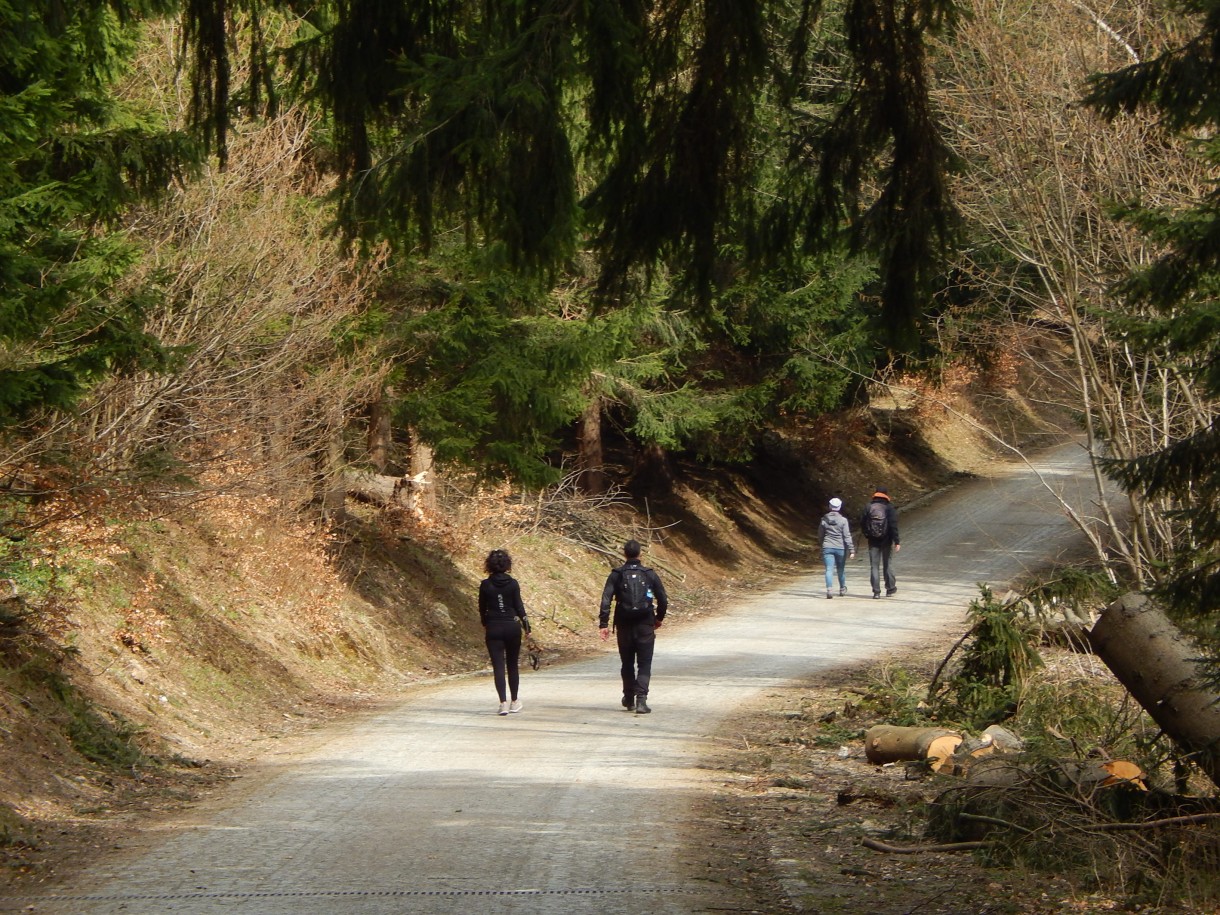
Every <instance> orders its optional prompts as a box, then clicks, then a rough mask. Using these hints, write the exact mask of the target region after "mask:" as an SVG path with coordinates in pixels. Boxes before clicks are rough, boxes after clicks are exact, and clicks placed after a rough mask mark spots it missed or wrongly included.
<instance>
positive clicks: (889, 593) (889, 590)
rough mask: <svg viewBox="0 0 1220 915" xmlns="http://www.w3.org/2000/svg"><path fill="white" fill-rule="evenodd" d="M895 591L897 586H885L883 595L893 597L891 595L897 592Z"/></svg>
mask: <svg viewBox="0 0 1220 915" xmlns="http://www.w3.org/2000/svg"><path fill="white" fill-rule="evenodd" d="M897 593H898V589H897V588H886V589H885V596H886V597H893V596H894V595H895V594H897Z"/></svg>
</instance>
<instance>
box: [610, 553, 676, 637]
mask: <svg viewBox="0 0 1220 915" xmlns="http://www.w3.org/2000/svg"><path fill="white" fill-rule="evenodd" d="M628 566H638V567H640V568H642V569H643V570H644V577H645V578H646V579H647V580H648V584H649V586H650V587H651V588H652V597H653V600H655V601H656V620H657V622H658V623H659V622H661V621H662V620H664V619H665V613H666V611H667V610H668V609H669V595H668V594H666V593H665V586H664V585H663V584H661V579H660V578H659V577H658V576H657V573H656V572H654V571H653V570H652V569H650V568H648V567H647V566H645V565H643V564H642V563H641V562H640V561H639V560H638V559H628V560H627V561H626V562H624V563H623V564H622V565H621V566H620V567H619V568H617V569H614V570H612V571H611V572H610V574H609V575H608V576H607V577H606V586H605V587H604V588H602V602H601V607H600V611H599V613H598V615H597V626H598V628H599V629H605V628H606V627H607V626H609V625H610V602H611V601H612V600H613V601H614V624H615V625H616V626H617V625H618V623H619V613H620V612H621V611H622V610H623V608H622V607H619V606H618V583H619V578H620V577H621V575H622V570H623V569H625V568H627V567H628Z"/></svg>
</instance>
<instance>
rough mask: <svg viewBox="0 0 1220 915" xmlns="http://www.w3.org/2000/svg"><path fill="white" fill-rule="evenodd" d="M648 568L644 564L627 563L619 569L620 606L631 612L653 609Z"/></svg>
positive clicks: (621, 608)
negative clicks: (633, 564)
mask: <svg viewBox="0 0 1220 915" xmlns="http://www.w3.org/2000/svg"><path fill="white" fill-rule="evenodd" d="M647 573H648V569H646V568H645V567H644V566H632V565H625V566H622V567H620V568H619V570H618V608H619V609H620V610H626V611H629V612H631V613H643V612H644V611H646V610H651V609H652V596H651V594H650V593H649V585H648V574H647Z"/></svg>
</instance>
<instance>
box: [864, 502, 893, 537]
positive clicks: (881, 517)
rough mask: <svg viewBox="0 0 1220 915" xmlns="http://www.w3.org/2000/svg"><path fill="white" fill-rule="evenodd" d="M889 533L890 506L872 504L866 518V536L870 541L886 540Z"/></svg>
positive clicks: (877, 503) (878, 503)
mask: <svg viewBox="0 0 1220 915" xmlns="http://www.w3.org/2000/svg"><path fill="white" fill-rule="evenodd" d="M889 532H890V519H889V506H888V505H886V504H885V503H884V502H870V503H869V506H868V514H867V515H866V516H865V518H864V535H865V536H866V537H868V539H869V540H884V539H885V535H886V534H888V533H889Z"/></svg>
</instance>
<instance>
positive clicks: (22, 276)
mask: <svg viewBox="0 0 1220 915" xmlns="http://www.w3.org/2000/svg"><path fill="white" fill-rule="evenodd" d="M169 6H170V5H169V4H167V3H164V2H159V0H109V2H102V0H91V2H90V0H82V2H74V3H44V2H39V0H9V2H6V3H0V426H6V425H11V424H13V423H16V422H18V421H20V420H22V419H23V418H25V417H26V416H28V415H30V414H31V413H33V412H35V411H37V410H40V409H43V408H52V409H65V408H68V407H70V406H71V405H72V404H73V402H74V401H75V400H76V399H77V398H78V397H79V396H80V395H81V393H82V392H83V391H85V390H86V389H87V388H88V386H89V384H90V383H91V382H93V381H94V380H96V379H98V378H100V377H103V376H105V375H106V374H109V373H112V372H117V371H122V370H125V369H130V368H133V367H136V366H150V365H155V364H158V363H159V362H160V361H162V359H163V358H164V354H163V353H162V352H161V350H160V348H159V347H158V345H157V343H156V341H155V340H152V339H150V338H149V337H147V336H146V335H145V334H144V332H143V331H142V329H141V325H142V321H141V316H142V313H143V311H144V309H145V307H146V306H147V305H148V303H149V295H150V293H149V291H148V290H140V289H128V288H125V286H124V283H123V278H124V275H125V274H126V272H127V270H128V268H129V267H130V266H131V265H132V263H133V262H134V260H135V259H136V258H137V257H138V251H137V249H136V247H135V246H134V245H133V244H132V243H131V242H130V241H129V240H128V239H127V238H126V237H125V236H124V234H123V233H122V232H120V231H118V230H117V229H116V228H115V225H116V221H117V220H118V218H119V217H120V216H121V214H122V213H123V212H124V210H125V208H126V207H127V206H129V205H130V204H131V203H132V202H133V201H135V200H138V199H141V198H146V197H149V196H151V195H153V194H156V193H157V192H158V191H160V190H162V189H163V188H164V187H165V186H166V185H167V184H168V183H169V182H170V181H172V180H173V179H175V178H176V177H178V176H179V175H181V174H182V171H183V167H184V165H185V164H186V163H189V162H190V161H192V160H193V158H194V153H193V144H191V143H190V142H189V141H188V140H187V138H186V136H185V135H184V134H181V133H178V132H174V131H169V130H165V129H164V128H162V127H160V126H158V125H155V124H153V123H151V122H150V121H149V120H148V119H146V118H142V117H140V116H139V115H138V113H137V112H136V111H134V110H133V108H132V107H130V106H127V105H124V104H123V103H122V102H121V101H120V100H119V99H118V97H117V95H116V93H115V91H114V89H115V85H116V83H117V82H118V80H119V79H120V78H121V77H122V76H123V73H124V71H123V64H124V62H125V61H126V59H127V58H128V56H129V55H130V54H131V53H132V52H133V50H134V48H135V44H134V41H135V39H136V35H137V26H138V21H139V19H140V18H141V17H143V16H148V15H153V14H162V13H165V12H167V11H168V7H169Z"/></svg>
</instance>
